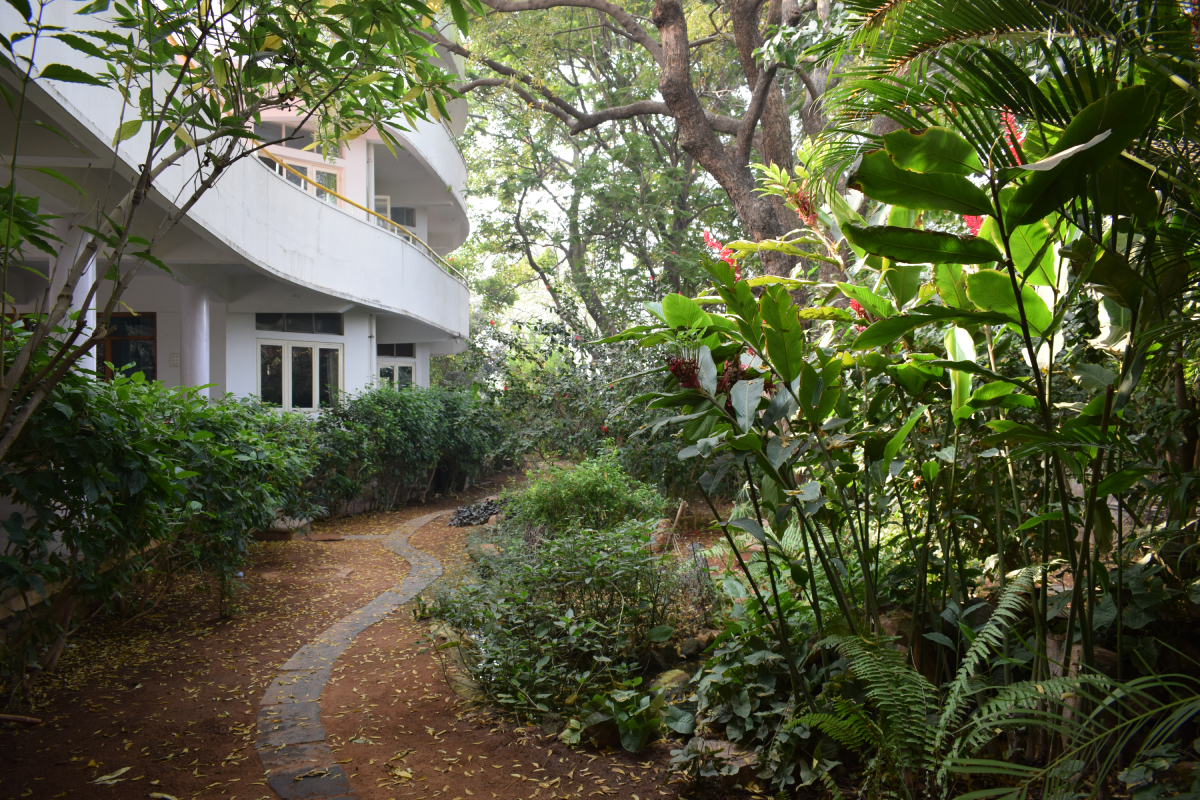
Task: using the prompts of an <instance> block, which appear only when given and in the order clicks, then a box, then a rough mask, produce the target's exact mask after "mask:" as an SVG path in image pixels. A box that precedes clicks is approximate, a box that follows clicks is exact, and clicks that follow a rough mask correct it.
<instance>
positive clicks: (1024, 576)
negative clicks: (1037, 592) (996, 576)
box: [934, 567, 1037, 750]
mask: <svg viewBox="0 0 1200 800" xmlns="http://www.w3.org/2000/svg"><path fill="white" fill-rule="evenodd" d="M1036 572H1037V569H1036V568H1035V567H1027V568H1025V569H1023V570H1021V571H1020V572H1018V573H1017V575H1016V577H1014V578H1013V579H1012V582H1011V583H1009V585H1008V587H1007V588H1006V589H1005V590H1004V594H1003V595H1001V597H1000V602H999V603H998V604H997V605H996V610H995V611H994V612H992V617H991V619H989V620H988V621H987V624H986V625H984V626H983V629H982V630H981V631H979V633H978V634H977V635H976V636H975V641H974V642H973V643H972V644H971V646H970V647H969V648H968V649H967V654H966V655H965V656H964V657H963V660H962V663H961V664H960V665H959V668H958V673H957V674H956V675H955V676H954V681H953V682H952V683H951V684H950V690H949V691H948V692H947V694H946V703H945V706H944V707H943V709H942V714H941V717H940V718H939V720H938V729H937V738H936V740H935V742H934V749H935V750H940V749H941V746H942V743H943V742H944V741H945V739H946V736H947V735H949V732H950V731H951V730H952V729H956V728H958V727H959V725H960V724H961V723H962V719H963V717H964V716H965V714H966V710H967V709H966V701H967V698H969V697H972V696H974V695H975V693H976V692H975V690H974V689H973V688H972V683H973V681H974V678H975V674H976V673H977V672H978V671H979V667H980V665H982V664H986V663H987V660H988V656H989V655H990V654H991V653H992V652H994V651H996V650H999V649H1000V648H1001V647H1002V646H1003V645H1004V634H1005V632H1006V631H1007V629H1008V628H1009V627H1011V626H1013V625H1016V624H1017V622H1018V621H1019V620H1020V614H1021V612H1022V611H1023V610H1024V609H1025V605H1026V603H1027V601H1028V598H1029V595H1030V593H1031V592H1032V591H1033V579H1034V575H1035V574H1036Z"/></svg>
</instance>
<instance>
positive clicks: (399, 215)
mask: <svg viewBox="0 0 1200 800" xmlns="http://www.w3.org/2000/svg"><path fill="white" fill-rule="evenodd" d="M391 220H392V222H394V223H396V224H397V225H403V226H404V227H406V228H415V227H417V210H416V209H415V208H404V207H403V206H392V213H391Z"/></svg>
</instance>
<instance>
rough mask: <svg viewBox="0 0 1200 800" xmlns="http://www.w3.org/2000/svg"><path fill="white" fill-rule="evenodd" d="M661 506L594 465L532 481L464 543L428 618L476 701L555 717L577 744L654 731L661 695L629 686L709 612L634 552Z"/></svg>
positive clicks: (666, 572) (647, 556)
mask: <svg viewBox="0 0 1200 800" xmlns="http://www.w3.org/2000/svg"><path fill="white" fill-rule="evenodd" d="M660 505H661V498H659V497H658V496H657V494H656V493H655V492H654V490H653V488H652V487H650V486H647V485H645V484H638V483H637V482H635V481H631V480H630V479H629V478H628V477H627V476H625V475H624V474H623V473H622V471H621V468H620V465H619V464H618V463H617V462H616V459H615V457H613V456H606V457H601V458H597V459H592V460H588V461H585V462H583V464H581V465H580V466H578V467H577V468H575V469H574V470H573V471H568V470H559V469H556V470H553V471H552V472H551V473H550V474H548V475H546V476H542V477H533V478H532V479H531V480H530V482H529V484H528V486H527V488H526V489H525V490H523V491H522V492H519V493H516V494H515V495H514V496H513V498H512V499H511V500H510V502H509V504H508V514H509V515H508V517H507V518H506V519H505V520H504V521H503V522H502V523H501V527H500V528H499V529H498V530H497V531H496V532H495V533H492V534H490V535H489V534H487V533H485V534H483V535H480V536H477V537H475V540H474V541H473V542H472V550H473V552H474V554H475V557H476V558H478V559H479V562H480V563H479V564H478V565H477V566H476V567H475V568H474V569H473V570H472V571H471V573H470V574H469V575H468V580H465V581H462V582H460V583H459V584H458V585H456V586H452V587H448V588H446V589H444V590H443V591H441V593H440V594H439V596H438V598H437V601H436V603H435V607H434V613H435V614H436V615H437V616H439V617H440V618H442V619H443V620H445V622H446V623H447V624H449V625H450V626H451V627H452V628H453V629H455V631H456V632H457V634H458V636H457V638H458V645H457V647H458V651H459V657H460V663H461V664H462V665H463V666H464V667H465V668H466V670H467V672H468V673H469V675H470V677H471V679H472V680H473V681H474V682H475V684H477V686H478V688H479V689H480V690H481V691H482V692H483V694H484V695H485V696H487V697H488V698H489V699H491V700H492V701H493V702H496V703H498V704H499V705H501V706H502V707H504V708H507V709H509V710H511V711H512V712H514V713H516V714H517V715H519V716H522V717H526V718H533V719H534V720H539V721H540V720H542V719H543V717H545V716H546V715H550V714H553V715H557V716H558V717H561V719H559V720H558V722H559V723H566V724H567V733H566V734H564V736H567V737H569V738H571V740H573V741H576V742H577V741H579V740H580V739H581V738H585V739H586V738H596V739H604V738H605V737H604V730H605V729H606V728H607V729H611V730H612V731H614V732H615V733H616V734H617V735H618V736H619V737H620V741H621V743H622V744H623V745H624V746H625V747H626V748H627V749H629V750H633V751H637V750H640V749H642V748H643V747H644V746H645V745H646V744H647V743H648V742H649V741H650V740H651V739H652V738H654V737H655V736H656V734H657V733H658V731H659V730H660V728H661V724H662V718H663V702H662V697H661V693H660V692H655V691H650V690H649V689H648V687H646V686H643V685H642V684H643V678H644V676H647V675H652V674H654V673H656V672H658V671H659V670H660V669H661V666H660V665H659V663H658V661H656V660H655V659H654V658H653V654H652V650H653V649H654V648H655V647H656V646H658V645H660V644H661V643H663V642H666V641H667V640H668V639H670V638H671V637H672V635H673V634H675V633H676V632H677V631H682V630H683V629H684V628H691V629H695V628H696V627H697V626H698V625H700V624H702V623H703V621H704V609H706V608H711V604H708V603H706V602H705V601H704V597H703V592H704V590H705V587H706V584H705V583H703V582H698V581H697V580H696V576H695V575H694V574H693V571H691V570H688V569H681V568H680V566H679V565H678V564H677V563H676V562H675V561H674V560H673V559H671V558H669V557H666V556H663V555H658V554H655V553H652V552H651V551H650V550H649V549H648V548H647V543H648V541H649V538H650V533H651V532H653V531H654V530H655V524H656V522H657V519H654V518H653V517H655V516H656V514H657V510H658V508H659V507H660ZM581 512H582V513H581ZM589 512H590V516H591V519H587V518H586V517H587V516H588V515H589ZM639 515H640V516H642V517H643V518H645V517H651V519H650V521H649V522H646V521H637V519H636V518H635V517H636V516H639ZM581 516H583V517H585V519H583V520H581V519H580V517H581ZM586 523H594V524H595V525H596V528H597V529H591V528H585V527H580V526H581V525H582V524H586ZM567 718H570V719H567ZM550 719H551V720H553V719H554V717H551V718H550ZM562 727H563V725H562V724H557V725H555V728H556V729H557V728H562Z"/></svg>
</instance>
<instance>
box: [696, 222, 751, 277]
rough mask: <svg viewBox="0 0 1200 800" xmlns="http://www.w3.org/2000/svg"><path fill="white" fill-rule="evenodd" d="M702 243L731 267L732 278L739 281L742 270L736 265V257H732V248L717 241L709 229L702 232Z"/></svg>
mask: <svg viewBox="0 0 1200 800" xmlns="http://www.w3.org/2000/svg"><path fill="white" fill-rule="evenodd" d="M704 244H706V245H707V246H708V249H709V250H712V251H713V253H714V254H716V256H717V258H719V259H721V260H722V261H724V262H725V263H726V264H728V265H729V266H731V267H733V273H734V280H737V281H740V280H741V279H742V270H741V268H740V267H739V266H738V265H737V259H735V258H734V257H733V251H732V250H730V249H729V248H728V247H726V246H725V245H723V244H721V243H720V242H718V241H717V239H716V237H715V236H713V235H712V233H711V232H710V231H705V232H704Z"/></svg>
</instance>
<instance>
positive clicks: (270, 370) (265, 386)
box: [258, 344, 283, 406]
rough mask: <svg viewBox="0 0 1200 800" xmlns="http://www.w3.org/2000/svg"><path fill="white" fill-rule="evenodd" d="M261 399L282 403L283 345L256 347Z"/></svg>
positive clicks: (274, 403) (272, 402)
mask: <svg viewBox="0 0 1200 800" xmlns="http://www.w3.org/2000/svg"><path fill="white" fill-rule="evenodd" d="M258 369H259V383H260V385H261V389H260V391H261V392H262V401H263V402H264V403H271V404H272V405H277V406H281V405H283V345H281V344H264V345H262V346H261V347H259V349H258Z"/></svg>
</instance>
